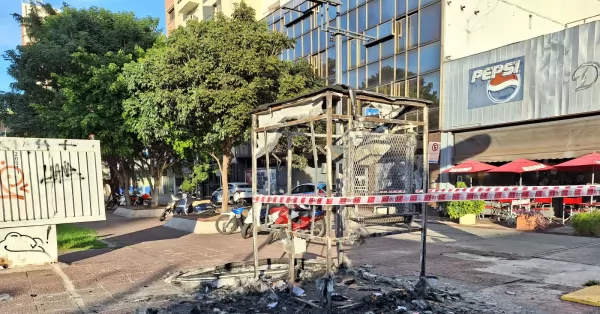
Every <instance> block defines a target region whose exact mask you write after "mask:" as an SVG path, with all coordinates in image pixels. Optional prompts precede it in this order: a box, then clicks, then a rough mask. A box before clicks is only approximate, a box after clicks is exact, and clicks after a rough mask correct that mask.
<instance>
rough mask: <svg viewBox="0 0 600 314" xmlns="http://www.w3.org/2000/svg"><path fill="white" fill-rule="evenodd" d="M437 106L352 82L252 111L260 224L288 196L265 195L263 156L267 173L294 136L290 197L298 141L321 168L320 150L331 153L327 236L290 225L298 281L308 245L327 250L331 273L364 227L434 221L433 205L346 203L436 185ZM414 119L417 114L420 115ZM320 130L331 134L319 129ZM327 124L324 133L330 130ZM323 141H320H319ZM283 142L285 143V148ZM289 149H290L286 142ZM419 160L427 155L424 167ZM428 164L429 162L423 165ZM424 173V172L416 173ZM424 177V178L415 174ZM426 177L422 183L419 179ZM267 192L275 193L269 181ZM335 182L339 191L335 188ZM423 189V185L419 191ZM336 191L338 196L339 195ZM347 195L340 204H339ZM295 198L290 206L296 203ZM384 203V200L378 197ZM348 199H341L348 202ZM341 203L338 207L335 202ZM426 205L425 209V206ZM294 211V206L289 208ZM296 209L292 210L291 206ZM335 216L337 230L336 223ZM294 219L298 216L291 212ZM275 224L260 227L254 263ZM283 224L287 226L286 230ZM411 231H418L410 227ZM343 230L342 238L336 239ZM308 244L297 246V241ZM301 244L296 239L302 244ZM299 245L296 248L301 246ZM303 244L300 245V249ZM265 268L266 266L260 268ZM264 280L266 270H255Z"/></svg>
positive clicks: (326, 202)
mask: <svg viewBox="0 0 600 314" xmlns="http://www.w3.org/2000/svg"><path fill="white" fill-rule="evenodd" d="M430 104H431V102H430V101H427V100H423V99H415V98H406V97H392V96H387V95H383V94H378V93H374V92H369V91H364V90H353V89H350V88H348V87H347V86H344V85H333V86H328V87H325V88H322V89H320V90H317V91H314V92H311V93H307V94H304V95H301V96H299V97H296V98H294V99H290V100H287V101H282V102H277V103H272V104H265V105H262V106H260V107H258V108H257V109H256V110H254V111H253V112H252V130H251V146H252V190H253V197H254V205H253V206H254V207H253V208H254V210H253V211H252V212H253V213H254V215H253V221H254V226H258V221H259V219H258V215H259V213H260V208H261V207H262V206H263V205H265V204H264V203H266V206H272V205H277V204H279V203H277V202H279V201H281V199H282V198H281V197H277V198H275V197H274V198H273V199H277V202H276V201H271V198H269V197H267V198H265V197H262V196H261V195H258V194H257V192H258V190H257V172H256V169H257V159H258V158H263V157H264V158H265V159H266V166H267V173H268V167H269V158H270V155H271V154H272V152H273V150H274V149H275V147H276V146H277V145H278V143H280V141H282V137H284V136H285V137H286V138H287V171H288V173H287V194H288V195H289V194H291V191H292V188H293V187H292V180H291V172H292V157H293V156H292V137H293V136H305V137H309V138H310V143H311V146H312V147H311V148H312V154H313V158H314V161H315V169H316V168H318V167H316V164H317V156H318V151H320V152H321V154H323V155H325V156H326V163H325V170H324V172H325V174H326V185H327V188H326V195H318V196H320V197H321V198H320V199H319V197H315V198H314V199H317V200H316V201H315V203H314V204H315V206H312V208H313V209H312V210H313V213H314V210H315V209H314V208H315V207H316V205H318V206H322V208H323V209H324V210H325V211H326V218H325V219H326V222H325V225H326V234H325V236H324V237H317V236H314V235H313V232H311V233H308V232H306V233H302V232H293V231H292V229H291V226H290V222H289V220H288V225H287V227H286V228H285V229H284V230H285V231H284V233H285V234H284V236H283V238H284V239H285V240H286V241H289V242H287V243H288V245H287V251H288V253H289V256H290V259H289V260H290V263H291V265H290V277H291V278H290V280H291V281H293V280H294V278H293V277H294V271H293V270H294V267H293V266H294V265H293V261H294V256H295V253H296V252H301V251H302V252H303V251H304V250H305V248H301V247H297V246H298V243H300V245H306V244H304V243H305V242H303V241H307V240H310V241H311V242H319V243H323V244H325V245H326V246H327V249H326V252H327V271H328V272H330V271H331V269H332V265H333V259H334V253H333V246H334V245H335V246H337V260H338V265H339V264H342V262H343V248H342V245H343V243H344V242H346V241H348V240H351V239H352V237H353V236H355V235H356V230H357V229H359V228H360V225H361V224H364V223H376V224H379V223H385V222H388V221H392V222H399V221H403V222H406V223H407V224H408V225H410V223H411V222H412V218H413V216H414V215H416V214H421V213H422V215H423V216H426V213H427V211H426V210H425V206H427V205H426V204H391V205H390V204H389V203H388V204H386V205H385V206H379V205H381V204H377V203H376V202H373V203H369V204H366V205H365V204H361V205H356V204H355V203H353V202H351V201H348V202H346V200H352V199H356V198H357V197H362V198H363V199H364V197H368V196H381V195H390V194H404V193H415V192H416V191H417V190H419V191H423V190H424V191H427V188H428V173H429V170H428V160H427V148H428V138H427V134H428V106H429V105H430ZM414 110H421V111H422V112H423V114H422V119H419V120H418V121H417V120H414V121H413V120H409V119H407V117H409V116H411V115H407V113H409V112H412V111H414ZM412 116H414V115H412ZM316 125H319V126H320V129H321V130H322V129H324V131H325V132H324V133H317V132H316V127H315V126H316ZM323 126H324V128H323ZM317 142H318V144H317ZM281 146H282V145H281V144H279V147H281ZM284 146H285V145H284ZM417 155H422V156H423V157H422V158H421V159H420V160H421V161H420V162H419V164H417V160H418V158H417ZM421 163H422V164H421ZM417 169H420V170H421V171H420V172H419V171H416V170H417ZM415 173H418V174H415ZM415 176H418V177H419V178H416V177H415ZM267 180H268V181H267V189H266V190H267V191H271V186H270V184H271V182H269V180H270V179H267ZM333 185H335V186H336V191H335V192H334V191H333V189H332V188H333ZM419 185H420V186H419ZM334 193H335V194H334ZM314 196H317V191H315V195H314ZM334 197H339V198H341V199H337V202H332V200H333V198H334ZM292 199H293V198H286V201H289V202H283V203H287V204H292V203H293V201H292ZM374 199H378V198H374ZM340 200H341V201H340ZM334 204H336V205H334ZM417 206H420V207H421V208H417ZM289 207H290V208H291V207H292V206H289ZM290 210H291V209H290ZM334 215H335V229H334V230H333V231H332V221H333V220H334V219H333V216H334ZM290 216H291V215H290ZM422 221H423V226H422V229H421V230H422V231H421V232H422V239H421V241H422V252H421V275H422V276H424V275H425V236H426V230H427V225H426V222H427V219H426V217H422ZM271 227H272V226H268V225H263V226H260V227H258V228H253V242H254V259H255V262H256V263H257V261H258V247H257V241H256V235H257V232H258V231H272V232H274V231H275V230H281V229H272V228H271ZM279 227H281V226H279ZM409 230H410V229H409ZM334 232H335V234H333V233H334ZM298 238H299V239H302V240H300V241H296V240H297V239H298ZM294 239H296V240H294ZM294 243H295V244H296V245H294ZM295 246H296V247H295ZM256 269H258V267H256ZM255 275H256V276H258V273H257V272H256V273H255Z"/></svg>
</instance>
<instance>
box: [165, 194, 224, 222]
mask: <svg viewBox="0 0 600 314" xmlns="http://www.w3.org/2000/svg"><path fill="white" fill-rule="evenodd" d="M216 210H217V208H216V207H215V206H214V205H213V204H211V203H210V201H209V200H198V199H195V198H191V197H188V195H187V194H185V193H184V194H182V197H181V198H180V199H177V196H174V195H171V202H169V205H167V207H166V208H165V211H164V212H163V213H162V215H161V216H160V217H159V220H160V221H163V220H165V218H167V216H168V215H169V214H170V213H173V215H191V214H205V213H216Z"/></svg>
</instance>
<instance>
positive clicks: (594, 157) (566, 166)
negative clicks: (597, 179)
mask: <svg viewBox="0 0 600 314" xmlns="http://www.w3.org/2000/svg"><path fill="white" fill-rule="evenodd" d="M596 166H600V154H598V153H596V152H593V153H591V154H587V155H585V156H581V157H579V158H575V159H571V160H569V161H566V162H563V163H562V164H558V165H556V166H554V167H555V168H556V169H559V170H571V171H585V170H589V169H590V168H591V169H592V184H594V172H595V170H596Z"/></svg>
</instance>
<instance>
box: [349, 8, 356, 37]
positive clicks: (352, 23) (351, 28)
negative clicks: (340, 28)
mask: <svg viewBox="0 0 600 314" xmlns="http://www.w3.org/2000/svg"><path fill="white" fill-rule="evenodd" d="M356 25H357V21H356V10H354V11H352V12H350V13H348V30H349V31H351V32H356Z"/></svg>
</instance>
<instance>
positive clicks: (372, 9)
mask: <svg viewBox="0 0 600 314" xmlns="http://www.w3.org/2000/svg"><path fill="white" fill-rule="evenodd" d="M380 4H381V2H379V0H371V1H370V2H369V3H367V14H368V17H367V27H368V28H371V27H373V26H375V25H377V24H379V18H380V12H379V5H380Z"/></svg>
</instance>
